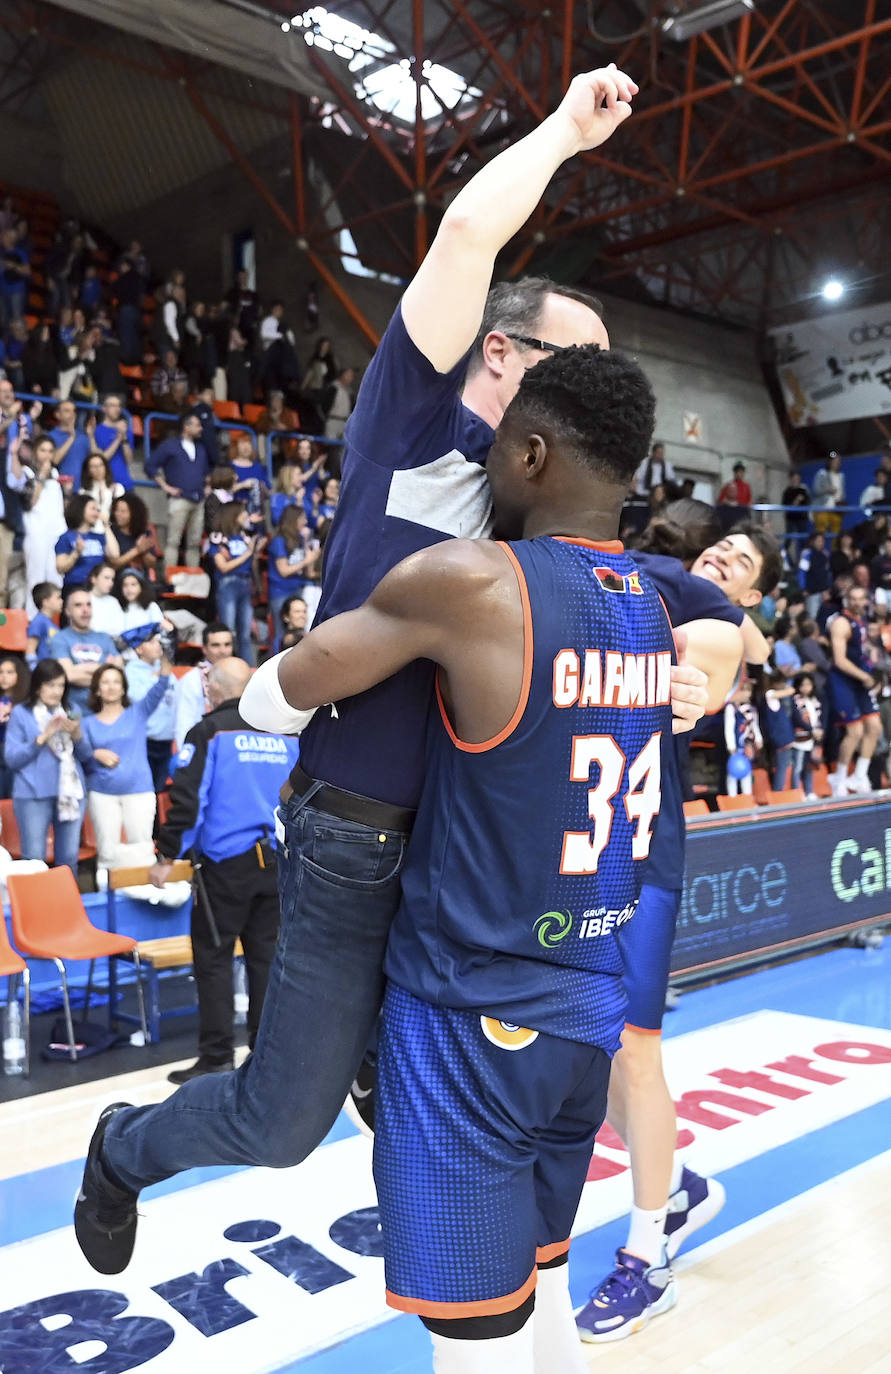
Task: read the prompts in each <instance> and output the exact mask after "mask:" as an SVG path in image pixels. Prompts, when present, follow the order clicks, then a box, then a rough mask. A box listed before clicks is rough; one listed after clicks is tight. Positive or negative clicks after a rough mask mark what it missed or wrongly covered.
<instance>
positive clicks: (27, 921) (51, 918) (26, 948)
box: [6, 866, 148, 1061]
mask: <svg viewBox="0 0 891 1374" xmlns="http://www.w3.org/2000/svg"><path fill="white" fill-rule="evenodd" d="M6 887H7V890H8V892H9V906H10V910H11V911H12V934H13V939H14V940H15V944H16V948H17V949H18V950H19V951H20V952H21V953H22V954H30V955H31V956H32V958H34V959H49V960H51V961H52V962H53V963H54V964H55V966H56V968H57V969H58V970H59V976H60V978H61V983H62V998H63V1000H64V1003H65V1026H66V1030H67V1032H68V1052H69V1054H70V1056H71V1059H72V1060H73V1061H76V1060H77V1047H76V1045H75V1041H74V1025H73V1022H72V1019H71V999H70V998H69V996H68V976H67V974H66V972H65V962H64V961H65V960H66V959H89V961H90V980H89V981H90V984H92V981H93V980H92V974H93V961H94V960H95V959H110V958H129V959H131V960H132V961H133V963H134V965H135V967H136V996H137V999H138V1002H139V1017H140V1022H141V1025H142V1031H143V1034H144V1036H145V1038H146V1043H147V1042H148V1028H147V1026H146V1022H145V1002H144V1000H143V995H142V971H141V969H140V965H139V949H138V946H137V943H136V941H135V940H131V939H130V937H129V936H127V935H112V934H109V932H108V931H106V930H99V929H98V927H97V926H94V925H93V923H92V921H91V920H90V918H89V917H88V916H87V913H86V909H85V907H84V904H83V900H82V898H81V895H80V892H79V891H78V887H77V883H76V882H75V879H74V874H73V873H72V872H71V869H70V868H68V867H67V866H66V867H64V868H50V869H47V871H46V872H45V873H10V874H9V876H8V878H7V880H6Z"/></svg>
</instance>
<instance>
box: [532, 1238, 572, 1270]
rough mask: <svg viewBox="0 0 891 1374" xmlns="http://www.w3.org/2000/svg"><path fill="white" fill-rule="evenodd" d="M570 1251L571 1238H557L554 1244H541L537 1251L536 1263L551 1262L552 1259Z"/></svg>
mask: <svg viewBox="0 0 891 1374" xmlns="http://www.w3.org/2000/svg"><path fill="white" fill-rule="evenodd" d="M568 1251H569V1238H568V1237H567V1239H566V1240H555V1241H554V1243H553V1245H540V1246H539V1247H538V1249H537V1250H536V1252H535V1263H536V1264H549V1263H550V1262H551V1260H555V1259H559V1258H560V1256H561V1255H565V1254H567V1253H568Z"/></svg>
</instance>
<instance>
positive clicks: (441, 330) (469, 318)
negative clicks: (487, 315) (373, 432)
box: [402, 63, 638, 372]
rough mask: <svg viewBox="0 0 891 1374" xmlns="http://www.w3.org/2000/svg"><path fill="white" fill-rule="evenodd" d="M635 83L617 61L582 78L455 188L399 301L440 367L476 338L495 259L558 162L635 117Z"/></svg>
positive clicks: (415, 336) (418, 340) (419, 343)
mask: <svg viewBox="0 0 891 1374" xmlns="http://www.w3.org/2000/svg"><path fill="white" fill-rule="evenodd" d="M637 89H638V88H637V86H636V84H635V83H634V82H633V81H632V80H631V78H630V77H629V76H626V75H625V73H624V72H620V71H618V70H617V69H616V66H615V64H614V63H612V64H610V66H609V67H603V68H601V69H599V70H598V71H594V72H585V73H584V74H583V75H581V76H577V77H576V78H575V79H574V80H573V82H572V84H571V85H570V87H569V90H568V91H567V92H566V95H565V96H564V98H563V100H562V101H561V103H560V105H559V106H558V108H557V109H556V110H555V111H554V113H553V114H552V115H550V116H549V117H548V118H547V119H545V120H544V121H543V122H542V123H541V124H539V126H538V128H537V129H534V130H533V132H532V133H531V134H527V136H526V137H525V138H522V139H520V141H519V143H515V144H513V145H512V146H511V147H510V148H506V149H505V150H504V152H503V153H499V154H498V156H497V157H496V158H493V159H492V161H491V162H488V163H487V164H486V166H485V167H483V168H482V169H481V170H480V171H479V172H477V174H476V176H474V177H473V178H472V179H471V180H470V181H469V182H468V183H467V185H466V186H465V187H463V189H462V190H461V191H460V192H459V193H458V195H457V196H456V197H455V199H454V200H453V201H452V203H451V205H450V206H449V208H448V209H447V210H446V212H445V214H444V215H443V218H442V220H441V222H440V225H439V230H438V232H437V235H436V238H435V239H434V241H433V244H432V245H431V248H430V251H429V253H428V254H427V256H426V258H425V259H424V261H423V263H422V264H421V266H420V268H419V269H418V272H417V275H416V276H415V278H414V280H413V281H412V282H411V284H410V285H409V287H408V289H407V290H406V292H405V295H404V296H403V298H402V318H403V321H404V323H405V327H406V329H407V330H408V333H409V335H410V337H411V339H412V341H413V342H414V344H415V345H416V347H417V348H419V349H420V351H421V352H422V353H423V354H424V356H425V357H426V358H427V359H428V360H429V362H431V363H432V364H433V366H434V367H435V368H436V370H437V372H448V371H450V369H451V368H453V367H454V366H455V364H456V363H457V362H459V361H460V359H461V358H462V357H463V356H464V354H465V353H466V352H467V350H468V349H469V348H470V346H471V344H472V343H473V341H474V339H475V338H476V334H477V330H478V329H479V327H480V322H481V320H482V317H483V307H484V305H485V301H486V294H487V292H488V290H489V284H490V282H491V279H492V271H493V268H494V266H495V258H496V257H497V255H498V253H499V252H500V251H501V249H502V248H503V247H504V245H505V244H506V243H507V242H508V241H509V240H510V239H511V238H513V236H514V234H515V233H516V232H517V230H518V229H521V228H522V226H523V225H524V224H525V222H526V220H527V219H528V218H529V216H530V215H531V214H532V211H533V210H534V209H535V207H536V205H537V204H538V202H539V201H540V200H541V198H542V196H543V195H544V192H545V188H546V187H547V185H548V182H549V181H550V180H551V177H552V176H553V175H554V173H555V172H556V170H557V168H558V167H559V166H560V165H561V163H563V162H565V161H566V160H567V158H570V157H573V156H574V155H575V154H577V153H580V152H584V151H586V150H589V149H591V148H597V147H599V146H600V144H601V143H605V142H606V140H607V139H608V138H609V137H610V135H611V134H612V133H613V131H614V130H615V129H616V128H618V126H619V125H620V124H621V123H622V122H623V121H624V120H626V119H627V118H628V116H629V115H630V114H631V104H630V102H631V100H632V98H633V97H634V95H635V94H636V92H637Z"/></svg>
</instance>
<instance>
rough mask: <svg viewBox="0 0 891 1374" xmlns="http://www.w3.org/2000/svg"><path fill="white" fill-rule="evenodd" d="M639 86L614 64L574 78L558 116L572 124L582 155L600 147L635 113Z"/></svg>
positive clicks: (560, 106)
mask: <svg viewBox="0 0 891 1374" xmlns="http://www.w3.org/2000/svg"><path fill="white" fill-rule="evenodd" d="M638 90H639V87H638V85H637V83H636V82H635V81H632V79H631V77H630V76H627V75H626V73H625V72H620V71H619V70H618V68H617V67H616V64H615V63H614V62H611V63H610V65H609V66H608V67H599V68H598V69H597V70H596V71H593V72H582V73H581V74H580V75H579V76H576V77H574V78H573V80H572V82H571V84H570V87H569V90H568V91H567V92H566V95H565V96H564V97H563V100H562V101H561V102H560V105H559V107H558V110H557V115H558V116H559V117H562V118H564V119H568V120H570V121H571V123H572V125H573V127H574V130H575V134H576V138H577V141H578V147H577V151H578V152H584V151H585V150H587V149H591V148H599V147H600V145H601V143H605V142H606V140H607V139H608V138H609V137H610V135H611V134H613V133H614V132H615V130H616V129H617V128H618V127H619V125H620V124H622V123H624V121H625V120H626V119H627V118H628V116H629V115H630V114H631V101H632V99H633V98H634V96H635V95H636V94H637V92H638Z"/></svg>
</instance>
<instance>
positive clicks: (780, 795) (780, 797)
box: [767, 787, 804, 806]
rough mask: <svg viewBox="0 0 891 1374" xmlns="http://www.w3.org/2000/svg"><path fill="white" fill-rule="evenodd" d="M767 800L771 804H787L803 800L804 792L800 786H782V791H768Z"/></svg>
mask: <svg viewBox="0 0 891 1374" xmlns="http://www.w3.org/2000/svg"><path fill="white" fill-rule="evenodd" d="M767 800H768V802H769V803H770V805H771V806H789V805H791V804H792V803H793V802H803V801H804V793H803V792H802V790H801V788H800V787H784V788H783V790H782V792H768V794H767Z"/></svg>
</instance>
